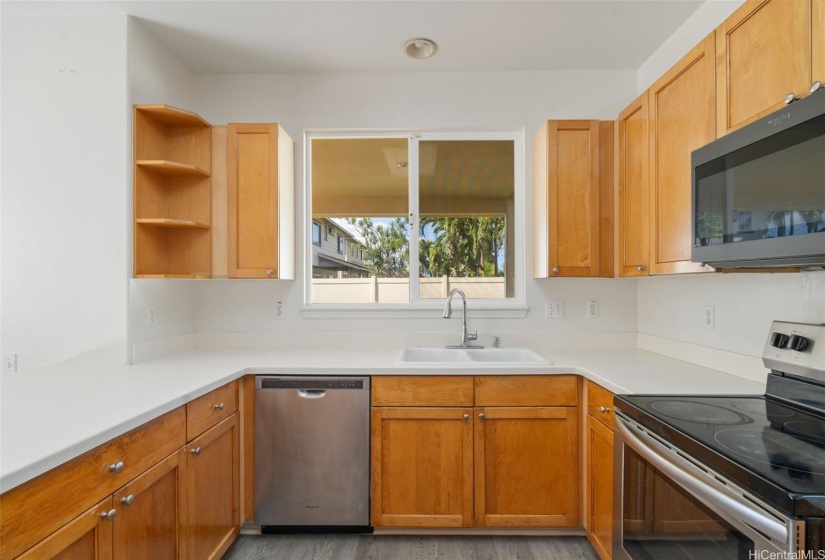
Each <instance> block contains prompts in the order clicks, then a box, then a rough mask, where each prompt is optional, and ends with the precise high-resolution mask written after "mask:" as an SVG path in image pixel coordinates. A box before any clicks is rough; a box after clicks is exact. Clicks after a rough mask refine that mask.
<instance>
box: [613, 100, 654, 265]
mask: <svg viewBox="0 0 825 560" xmlns="http://www.w3.org/2000/svg"><path fill="white" fill-rule="evenodd" d="M648 121H649V118H648V104H647V92H645V93H643V94H642V95H641V96H639V98H638V99H636V100H635V101H634V102H633V103H631V104H630V105H629V106H628V107H627V108H626V109H625V110H624V111H622V112H621V113H620V114H619V275H620V276H647V274H648V272H647V269H648V259H649V258H650V249H649V247H650V245H649V242H650V208H649V204H650V183H649V177H650V161H649V158H650V150H649V147H648V125H649V122H648Z"/></svg>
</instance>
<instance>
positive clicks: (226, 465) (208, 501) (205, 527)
mask: <svg viewBox="0 0 825 560" xmlns="http://www.w3.org/2000/svg"><path fill="white" fill-rule="evenodd" d="M238 426H239V424H238V413H237V412H236V413H235V414H233V415H232V416H230V417H229V418H227V419H226V420H224V421H223V422H221V423H220V424H218V425H217V426H215V427H214V428H212V429H211V430H208V431H207V432H205V433H204V434H203V435H201V436H200V437H198V438H195V439H194V440H192V441H191V442H190V443H189V444H188V445H187V450H188V452H187V454H186V493H187V508H186V515H187V527H188V531H187V537H188V542H187V551H188V554H189V558H191V559H192V560H204V559H212V558H220V557H221V555H222V554H223V553H224V552H226V549H227V548H229V545H231V544H232V541H233V540H234V539H235V537H236V536H237V535H238V532H239V530H240V509H239V498H240V495H239V485H240V476H239V473H240V470H239V463H240V457H239V451H240V448H239V445H238V443H239V435H240V434H239V427H238Z"/></svg>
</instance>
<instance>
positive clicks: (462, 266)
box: [419, 217, 505, 276]
mask: <svg viewBox="0 0 825 560" xmlns="http://www.w3.org/2000/svg"><path fill="white" fill-rule="evenodd" d="M428 226H429V227H432V230H433V232H434V233H435V239H434V240H432V241H431V240H426V239H425V238H424V232H425V230H426V228H427V227H428ZM420 232H421V239H422V243H420V250H419V260H420V262H421V263H422V266H421V275H422V276H503V272H502V271H501V270H500V269H499V266H498V256H499V253H500V252H501V251H502V250H503V249H504V244H505V221H504V218H501V217H475V218H457V217H440V218H423V219H422V220H421V223H420Z"/></svg>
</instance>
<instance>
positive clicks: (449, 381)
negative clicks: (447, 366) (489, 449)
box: [372, 375, 473, 406]
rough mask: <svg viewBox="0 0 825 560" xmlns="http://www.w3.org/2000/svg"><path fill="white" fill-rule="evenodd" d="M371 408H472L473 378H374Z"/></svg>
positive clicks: (456, 376)
mask: <svg viewBox="0 0 825 560" xmlns="http://www.w3.org/2000/svg"><path fill="white" fill-rule="evenodd" d="M372 406H473V378H472V376H469V375H461V376H458V375H455V376H454V375H443V376H441V375H439V376H429V375H398V376H395V375H393V376H383V377H373V378H372Z"/></svg>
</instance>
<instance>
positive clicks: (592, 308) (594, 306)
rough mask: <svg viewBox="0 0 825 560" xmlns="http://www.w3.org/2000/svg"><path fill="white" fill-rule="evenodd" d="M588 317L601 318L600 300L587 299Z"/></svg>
mask: <svg viewBox="0 0 825 560" xmlns="http://www.w3.org/2000/svg"><path fill="white" fill-rule="evenodd" d="M587 318H588V319H598V318H599V302H598V300H595V299H589V300H587Z"/></svg>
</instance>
